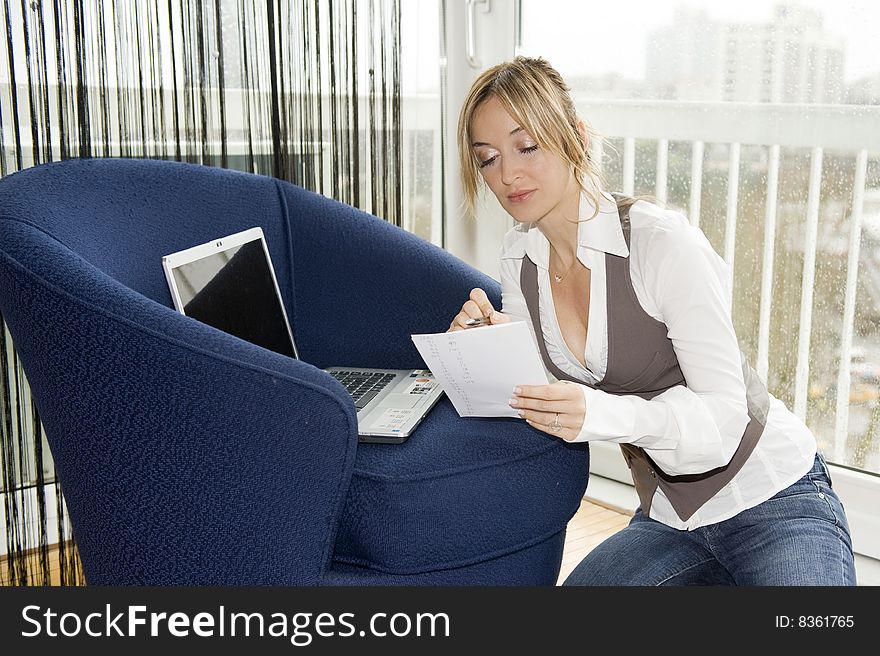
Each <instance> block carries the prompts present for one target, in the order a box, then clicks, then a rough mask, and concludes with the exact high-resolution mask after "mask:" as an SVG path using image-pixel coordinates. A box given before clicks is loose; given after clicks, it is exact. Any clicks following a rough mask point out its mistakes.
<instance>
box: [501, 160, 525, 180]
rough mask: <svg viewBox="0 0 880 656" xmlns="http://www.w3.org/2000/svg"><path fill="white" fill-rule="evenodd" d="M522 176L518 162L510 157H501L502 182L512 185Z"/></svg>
mask: <svg viewBox="0 0 880 656" xmlns="http://www.w3.org/2000/svg"><path fill="white" fill-rule="evenodd" d="M520 177H521V175H520V166H519V164H518V163H517V162H515V161H512V160H511V159H510V158H508V157H502V158H501V182H502V183H504V184H506V185H512V184H513V183H514V182H516V181H517V179H519V178H520Z"/></svg>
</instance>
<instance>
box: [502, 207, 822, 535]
mask: <svg viewBox="0 0 880 656" xmlns="http://www.w3.org/2000/svg"><path fill="white" fill-rule="evenodd" d="M593 209H594V206H593V204H592V203H591V202H590V200H589V199H588V198H587V196H586V195H582V196H581V203H580V218H581V223H580V224H579V227H578V253H577V255H578V259H579V260H580V262H581V263H582V264H583V265H584V266H585V267H587V268H588V269H590V272H591V278H590V314H589V321H588V326H587V344H586V349H585V353H584V356H585V361H586V364H587V367H586V368H584V367H583V366H582V365H581V364H580V362H578V359H577V358H576V357H575V356H574V355H573V354H572V352H571V351H570V350H569V348H568V346H567V345H566V343H565V340H564V339H563V337H562V333H561V330H560V328H559V323H558V322H557V319H556V311H555V308H554V305H553V294H552V292H551V289H550V275H549V271H548V266H549V258H550V242H549V241H547V238H546V237H544V235H543V233H542V232H541V231H540V230H538V229H537V228H536V227H534V226H533V225H532V224H528V223H524V224H519V225H517V226H516V227H514V228H512V229H511V230H510V231H508V233H507V234H506V235H505V238H504V244H503V246H502V249H501V285H502V311H503V312H504V313H505V314H507V315H509V316H510V318H511V319H512V320H513V321H526V322H527V323H528V325H529V329H530V330H531V332H532V336H533V337H535V332H534V328H533V327H532V323H531V320H530V319H529V313H528V309H527V307H526V302H525V298H524V296H523V294H522V291H521V289H520V285H519V281H520V268H521V266H522V257H523V255H524V254H526V253H527V254H528V255H529V258H530V259H531V260H532V261H533V262H534V263H535V264H536V265H537V267H538V290H539V309H540V315H541V328H542V330H543V332H544V339H545V342H546V344H547V351H548V353H549V355H550V358H551V360H552V361H553V363H554V364H556V365H557V366H558V367H559V368H560V369H562V370H563V371H564V372H566V373H567V374H569V375H571V376H573V377H575V378H577V379H579V380H583V381H586V382H589V383H591V384H595V383H597V382H599V381H601V380H602V378H603V377H604V376H605V369H606V366H607V360H608V325H607V307H606V287H605V253H612V254H614V255H620V256H627V255H629V263H630V274H631V277H632V283H633V288H634V290H635V293H636V297H637V298H638V300H639V303H640V305H641V306H642V308H643V309H644V310H645V312H647V313H648V314H649V315H650V316H652V317H653V318H655V319H657V320H658V321H661V322H663V323H665V324H666V326H667V327H668V329H669V332H668V336H669V339H670V340H671V341H672V345H673V348H674V349H675V354H676V356H677V358H678V362H679V366H680V367H681V371H682V373H683V374H684V377H685V380H686V381H687V387H685V386H681V385H680V386H677V387H673V388H672V389H669V390H667V391H665V392H663V393H662V394H659V395H658V396H655V397H654V398H653V399H651V400H650V401H647V400H645V399H642V398H640V397H638V396H632V395H612V394H608V393H607V392H602V391H600V390H597V389H593V388H591V387H588V386H587V385H582V386H581V388H582V389H583V393H584V400H585V402H586V409H587V411H586V418H585V421H584V425H583V427H582V428H581V431H580V434H579V435H578V436H577V437H576V438H575V440H574V441H576V442H583V441H588V440H604V441H608V442H617V443H631V444H635V445H637V446H640V447H642V448H644V449H645V450H646V451H647V452H648V454H649V455H650V456H651V458H652V459H653V460H654V461H655V462H656V463H657V465H659V466H660V467H661V468H662V469H663V470H664V471H665V472H666V473H668V474H671V475H677V474H692V473H699V472H704V471H707V470H710V469H713V468H715V467H718V466H721V465H724V464H726V463H727V462H728V461H729V460H730V458H731V457H732V456H733V453H734V451H735V450H736V448H737V446H738V445H739V442H740V438H741V437H742V434H743V431H744V429H745V426H746V424H747V423H748V413H747V407H746V400H745V399H746V394H745V384H744V382H743V376H742V361H741V358H740V351H739V346H738V343H737V338H736V334H735V333H734V329H733V322H732V320H731V316H730V306H729V300H728V299H729V293H728V280H729V270H728V267H727V265H726V264H725V262H724V260H723V259H722V258H721V257H719V256H718V254H717V253H716V252H715V251H714V250H713V249H712V246H711V244H710V243H709V241H708V240H707V239H706V237H705V235H704V234H703V232H702V231H701V230H700V229H699V228H696V227H693V226H691V225H690V223H689V222H688V221H687V219H686V218H685V217H684V216H683V215H682V214H680V213H678V212H675V211H672V210H666V209H662V208H660V207H658V206H656V205H653V204H651V203H648V202H645V201H638V202H636V203H635V204H634V205H633V206H632V207H631V208H630V224H631V226H632V228H631V231H630V246H631V249H627V246H626V242H625V240H624V237H623V230H622V228H621V226H620V220H619V218H618V214H617V204H616V203H615V201H614V199H613V198H612V197H611V196H610V195H608V194H605V195H603V196H602V198H601V202H600V204H599V213H598V214H597V215H596V216H595V217H594V218H592V219H590V218H589V217H590V216H592V214H593ZM586 219H589V220H586ZM536 339H537V338H536ZM551 380H553V378H552V377H551ZM815 454H816V440H815V438H814V437H813V434H812V433H811V432H810V430H809V429H808V428H807V426H806V425H805V424H804V423H803V422H802V421H801V420H800V419H798V418H797V417H796V416H795V415H794V414H793V413H792V412H790V411H789V410H788V409H787V408H786V407H785V405H784V404H783V403H782V402H781V401H779V400H778V399H776V398H775V397H773V396H772V395H771V396H770V412H769V414H768V417H767V425H766V427H765V429H764V433H763V435H762V436H761V439H760V440H759V441H758V445H757V446H756V447H755V450H754V452H753V453H752V455H751V457H750V458H749V459H748V461H747V462H746V464H745V465H744V466H743V468H742V469H741V470H740V471H739V472H738V473H737V474H736V476H735V477H734V478H733V480H732V481H731V482H730V483H728V484H727V485H726V486H725V487H724V488H722V489H721V490H720V491H719V492H718V494H716V495H715V496H714V497H713V498H712V499H710V500H709V501H708V502H706V503H705V504H704V505H703V506H702V507H701V508H700V509H699V510H698V511H697V512H696V513H695V514H694V515H693V516H691V517H690V519H688V520H687V521H686V522H683V521H681V519H680V518H679V517H678V515H677V514H676V513H675V511H674V510H673V508H672V506H671V504H670V503H669V501H668V500H667V499H666V496H665V494H664V493H663V491H662V490H661V489H660V488H657V491H656V492H655V494H654V498H653V500H652V502H651V512H650V516H651V517H652V518H653V519H656V520H658V521H660V522H663V523H664V524H667V525H669V526H673V527H675V528H679V529H693V528H697V527H699V526H705V525H708V524H714V523H716V522H720V521H723V520H725V519H728V518H730V517H733V516H734V515H736V514H737V513H739V512H740V511H742V510H745V509H747V508H751V507H753V506H756V505H758V504H759V503H761V502H763V501H766V500H767V499H769V498H770V497H772V496H773V495H775V494H776V493H777V492H779V491H780V490H783V489H784V488H786V487H788V486H789V485H791V484H792V483H794V482H795V481H797V480H798V479H799V478H801V477H802V476H803V475H804V474H805V473H807V472H808V471H809V470H810V469H811V468H812V465H813V459H814V458H815Z"/></svg>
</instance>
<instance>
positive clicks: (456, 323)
mask: <svg viewBox="0 0 880 656" xmlns="http://www.w3.org/2000/svg"><path fill="white" fill-rule="evenodd" d="M469 319H484V320H486V321H485V323H483V324H481V325H483V326H492V325H495V324H499V323H509V322H510V317H508V316H507V315H506V314H503V313H501V312H498V311H497V310H496V309H495V308H494V307H492V303H491V301H489V297H488V296H487V295H486V292H484V291H483V290H482V289H480V288H479V287H476V288H474V289H472V290H471V295H470V298H469V299H468V300H467V302H466V303H465V304H464V305H462V306H461V312H459V313H458V314H456V315H455V319H453V320H452V323H451V324H449V330H447V331H446V332H450V333H451V332H453V331H455V330H465V329H467V328H473V327H474V326H468V325H467V324H466V323H465V322H466V321H468V320H469Z"/></svg>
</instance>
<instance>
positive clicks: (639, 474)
mask: <svg viewBox="0 0 880 656" xmlns="http://www.w3.org/2000/svg"><path fill="white" fill-rule="evenodd" d="M615 198H616V200H617V208H618V214H619V216H620V224H621V228H622V229H623V236H624V239H625V240H626V245H627V248H629V245H630V221H629V208H630V206H631V205H632V204H633V202H634V200H633V199H632V198H627V197H624V196H620V195H617V194H615ZM605 267H606V273H605V279H606V296H607V307H608V362H607V368H606V372H605V377H604V378H603V379H602V381H601V382H599V383H597V384H596V385H595V386H592V387H595V388H596V389H599V390H602V391H603V392H608V393H609V394H633V395H636V396H640V397H641V398H643V399H649V400H650V399H652V398H654V397H655V396H657V395H658V394H660V393H662V392H665V391H666V390H668V389H670V388H672V387H675V386H676V385H686V384H687V382H686V381H685V379H684V375H683V374H682V372H681V368H680V367H679V366H678V358H677V357H676V356H675V350H674V349H673V347H672V341H671V340H670V339H669V337H668V336H667V332H668V331H667V327H666V324H664V323H663V322H661V321H657V320H656V319H654V318H653V317H652V316H650V315H649V314H648V313H647V312H645V310H644V309H643V308H642V306H641V304H640V303H639V300H638V298H637V297H636V293H635V290H634V289H633V286H632V279H631V278H630V271H629V257H620V256H617V255H612V254H610V253H606V254H605ZM520 287H521V289H522V292H523V295H524V296H525V299H526V305H527V306H528V309H529V315H530V316H531V319H532V324H533V325H534V328H535V335H536V336H537V339H538V346H539V347H540V350H541V356H542V357H543V359H544V364H545V365H546V367H547V369H548V370H549V371H550V372H551V373H552V374H553V375H554V376H556V378H558V379H559V380H568V381H572V382H576V383H580V384H582V385H584V384H588V383H585V382H584V381H582V380H577V379H576V378H573V377H572V376H569V375H568V374H566V373H565V372H564V371H562V370H561V369H559V367H557V366H556V365H555V364H553V362H552V361H551V360H550V355H549V354H548V353H547V346H546V344H545V343H544V333H543V331H542V330H541V319H540V313H539V310H538V269H537V267H536V266H535V263H534V262H532V260H531V259H529V256H528V255H525V256H524V257H523V260H522V271H521V274H520ZM742 367H743V377H744V380H745V383H746V397H747V399H746V400H747V404H748V411H749V423H748V424H747V425H746V429H745V431H744V432H743V435H742V438H741V440H740V443H739V446H738V447H737V449H736V452H735V453H734V454H733V457H732V458H731V459H730V461H729V462H728V463H727V464H726V465H723V466H721V467H716V468H715V469H712V470H710V471H707V472H702V473H699V474H680V475H677V476H671V475H669V474H667V473H665V472H664V471H663V470H661V469H660V468H659V467H658V466H657V465H656V463H655V462H654V461H653V460H652V459H651V457H650V456H649V455H648V454H647V453H646V452H645V450H644V449H642V448H640V447H637V446H634V445H632V444H621V445H620V449H621V451H623V456H624V459H625V460H626V463H627V465H628V466H629V468H630V473H631V474H632V477H633V482H634V483H635V486H636V491H637V492H638V495H639V501H640V502H641V507H642V511H643V512H644V513H645V514H648V512H649V511H650V509H651V500H652V499H653V497H654V492H655V491H656V490H657V487H658V486H659V487H660V489H662V490H663V492H664V493H665V494H666V497H667V499H669V502H670V503H671V504H672V507H673V508H674V509H675V512H676V514H677V515H678V516H679V517H680V518H681V520H682V521H686V520H687V519H688V518H690V517H691V516H692V515H693V514H694V513H695V512H696V511H697V509H699V508H700V506H702V505H703V504H704V503H706V502H707V501H708V500H709V499H711V498H712V497H713V496H715V494H717V493H718V491H719V490H720V489H721V488H723V487H724V486H725V485H727V483H729V482H730V480H731V479H732V478H733V477H734V476H735V475H736V473H737V472H738V471H739V470H740V469H742V466H743V465H744V464H745V462H746V460H747V459H748V457H749V455H750V454H751V453H752V451H753V450H754V448H755V445H756V444H757V443H758V439H759V438H760V437H761V434H762V433H763V432H764V425H765V424H766V422H767V412H768V410H769V406H770V398H769V396H768V394H767V389H766V387H764V384H763V383H762V382H761V380H760V379H759V378H758V376H757V374H756V373H755V372H754V371H753V370H752V369H751V367H749V365H748V363H747V362H746V359H745V356H744V355H743V356H742ZM587 411H588V412H589V408H588V409H587Z"/></svg>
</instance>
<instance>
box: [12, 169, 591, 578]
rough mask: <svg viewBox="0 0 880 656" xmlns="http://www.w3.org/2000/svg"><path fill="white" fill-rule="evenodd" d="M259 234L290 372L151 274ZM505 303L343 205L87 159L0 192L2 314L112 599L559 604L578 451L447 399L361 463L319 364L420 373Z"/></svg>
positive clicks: (583, 479) (193, 173)
mask: <svg viewBox="0 0 880 656" xmlns="http://www.w3.org/2000/svg"><path fill="white" fill-rule="evenodd" d="M255 225H259V226H261V227H262V229H263V231H264V232H265V234H266V238H267V241H268V244H269V249H270V251H271V257H272V260H273V262H274V264H275V267H276V270H277V274H278V282H279V285H280V287H281V290H282V294H283V297H284V301H285V304H286V305H287V309H288V312H289V315H290V320H291V325H292V328H293V331H294V334H295V337H296V340H297V344H298V346H299V349H300V351H301V353H300V355H301V358H302V359H301V360H293V359H290V358H287V357H284V356H282V355H279V354H277V353H274V352H271V351H268V350H265V349H263V348H260V347H258V346H255V345H252V344H249V343H246V342H244V341H242V340H239V339H237V338H235V337H232V336H231V335H228V334H225V333H223V332H221V331H218V330H215V329H213V328H211V327H209V326H207V325H204V324H201V323H199V322H197V321H195V320H193V319H191V318H188V317H185V316H182V315H180V314H179V313H177V312H175V311H174V310H173V309H172V308H173V305H172V303H171V298H170V296H169V293H168V289H167V287H166V283H165V279H164V276H163V273H162V268H161V263H160V259H161V256H162V255H165V254H167V253H170V252H172V251H177V250H181V249H183V248H187V247H189V246H192V245H194V244H198V243H202V242H205V241H208V240H210V239H213V238H216V237H218V236H222V235H226V234H230V233H233V232H237V231H240V230H243V229H246V228H249V227H252V226H255ZM475 286H482V287H484V288H485V289H487V290H488V291H489V293H490V296H491V297H492V298H493V299H494V300H495V301H496V302H497V301H498V299H499V295H500V292H499V286H498V284H497V283H496V282H495V281H493V280H491V279H490V278H488V277H486V276H485V275H483V274H481V273H480V272H478V271H476V270H475V269H473V268H471V267H469V266H468V265H466V264H465V263H463V262H462V261H460V260H458V259H457V258H455V257H453V256H452V255H450V254H449V253H447V252H445V251H443V250H441V249H439V248H437V247H435V246H433V245H431V244H429V243H427V242H425V241H424V240H421V239H419V238H418V237H416V236H414V235H412V234H410V233H408V232H406V231H404V230H401V229H400V228H396V227H394V226H392V225H390V224H388V223H386V222H384V221H382V220H380V219H378V218H376V217H373V216H370V215H368V214H366V213H364V212H362V211H359V210H356V209H353V208H352V207H350V206H347V205H344V204H342V203H339V202H336V201H333V200H330V199H328V198H325V197H323V196H320V195H318V194H315V193H312V192H309V191H306V190H304V189H302V188H300V187H297V186H295V185H293V184H289V183H286V182H282V181H279V180H276V179H273V178H269V177H265V176H258V175H254V174H247V173H240V172H235V171H229V170H223V169H217V168H212V167H207V166H199V165H193V164H183V163H176V162H164V161H151V160H130V159H93V160H68V161H64V162H58V163H53V164H47V165H41V166H36V167H33V168H30V169H26V170H23V171H21V172H18V173H15V174H13V175H9V176H6V177H5V178H3V179H2V180H0V313H2V316H3V318H4V320H5V321H6V323H7V325H8V327H9V330H10V331H11V333H12V336H13V339H14V342H15V345H16V348H17V350H18V352H19V355H20V357H21V362H22V364H23V366H24V369H25V372H26V373H27V375H28V379H29V382H30V384H31V388H32V392H33V395H34V398H35V400H36V403H37V407H38V409H39V411H40V415H41V419H42V421H43V425H44V427H45V430H46V435H47V438H48V440H49V444H50V448H51V451H52V455H53V458H54V460H55V465H56V471H57V475H58V478H59V481H60V483H61V486H62V489H63V491H64V496H65V499H66V502H67V506H68V510H69V514H70V518H71V522H72V525H73V529H74V534H75V538H76V542H77V545H78V548H79V552H80V556H81V558H82V561H83V565H84V569H85V576H86V580H87V582H88V583H90V584H102V585H179V584H186V585H262V584H267V585H399V584H405V585H552V584H554V583H555V582H556V578H557V576H558V572H559V567H560V562H561V555H562V549H563V543H564V537H565V528H566V524H567V522H568V520H569V519H570V518H571V517H572V516H573V514H574V513H575V511H576V510H577V508H578V504H579V503H580V500H581V498H582V496H583V493H584V491H585V489H586V485H587V477H588V469H589V451H588V449H587V447H586V445H568V444H565V443H563V442H561V441H558V440H554V439H552V438H549V437H548V436H546V435H545V434H543V433H540V432H538V431H536V430H533V429H531V428H530V427H528V426H527V425H526V424H525V423H524V422H522V421H518V420H513V419H462V418H460V417H459V416H458V415H457V413H456V412H455V410H454V409H453V407H452V406H451V404H450V403H449V401H448V400H447V399H445V398H444V399H442V400H441V401H440V402H439V403H438V405H437V406H436V407H435V408H434V409H433V410H432V411H431V413H430V414H429V416H428V417H427V418H426V419H425V420H424V422H423V423H422V425H421V426H420V427H419V428H418V429H417V430H416V432H415V433H414V434H413V436H412V437H411V438H410V439H409V440H408V441H407V442H405V443H404V444H400V445H383V444H362V443H358V439H357V421H356V418H355V410H354V406H353V404H352V402H351V400H350V398H349V396H348V395H347V393H346V392H345V390H344V389H343V388H342V387H341V385H339V383H337V382H336V380H334V379H333V378H332V377H331V376H330V375H329V374H327V373H325V372H324V371H322V368H323V367H326V366H331V365H335V364H345V365H359V366H364V367H386V366H393V367H422V366H424V363H423V362H422V360H421V358H420V357H419V355H418V351H417V350H416V349H415V347H414V346H413V343H412V340H411V339H410V334H411V333H416V332H437V331H442V330H445V329H446V328H447V327H448V324H449V321H450V319H451V317H452V316H453V315H454V314H455V313H456V312H457V309H458V308H459V307H460V306H461V303H462V302H463V300H464V299H466V297H467V294H468V292H469V290H470V289H471V288H473V287H475Z"/></svg>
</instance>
